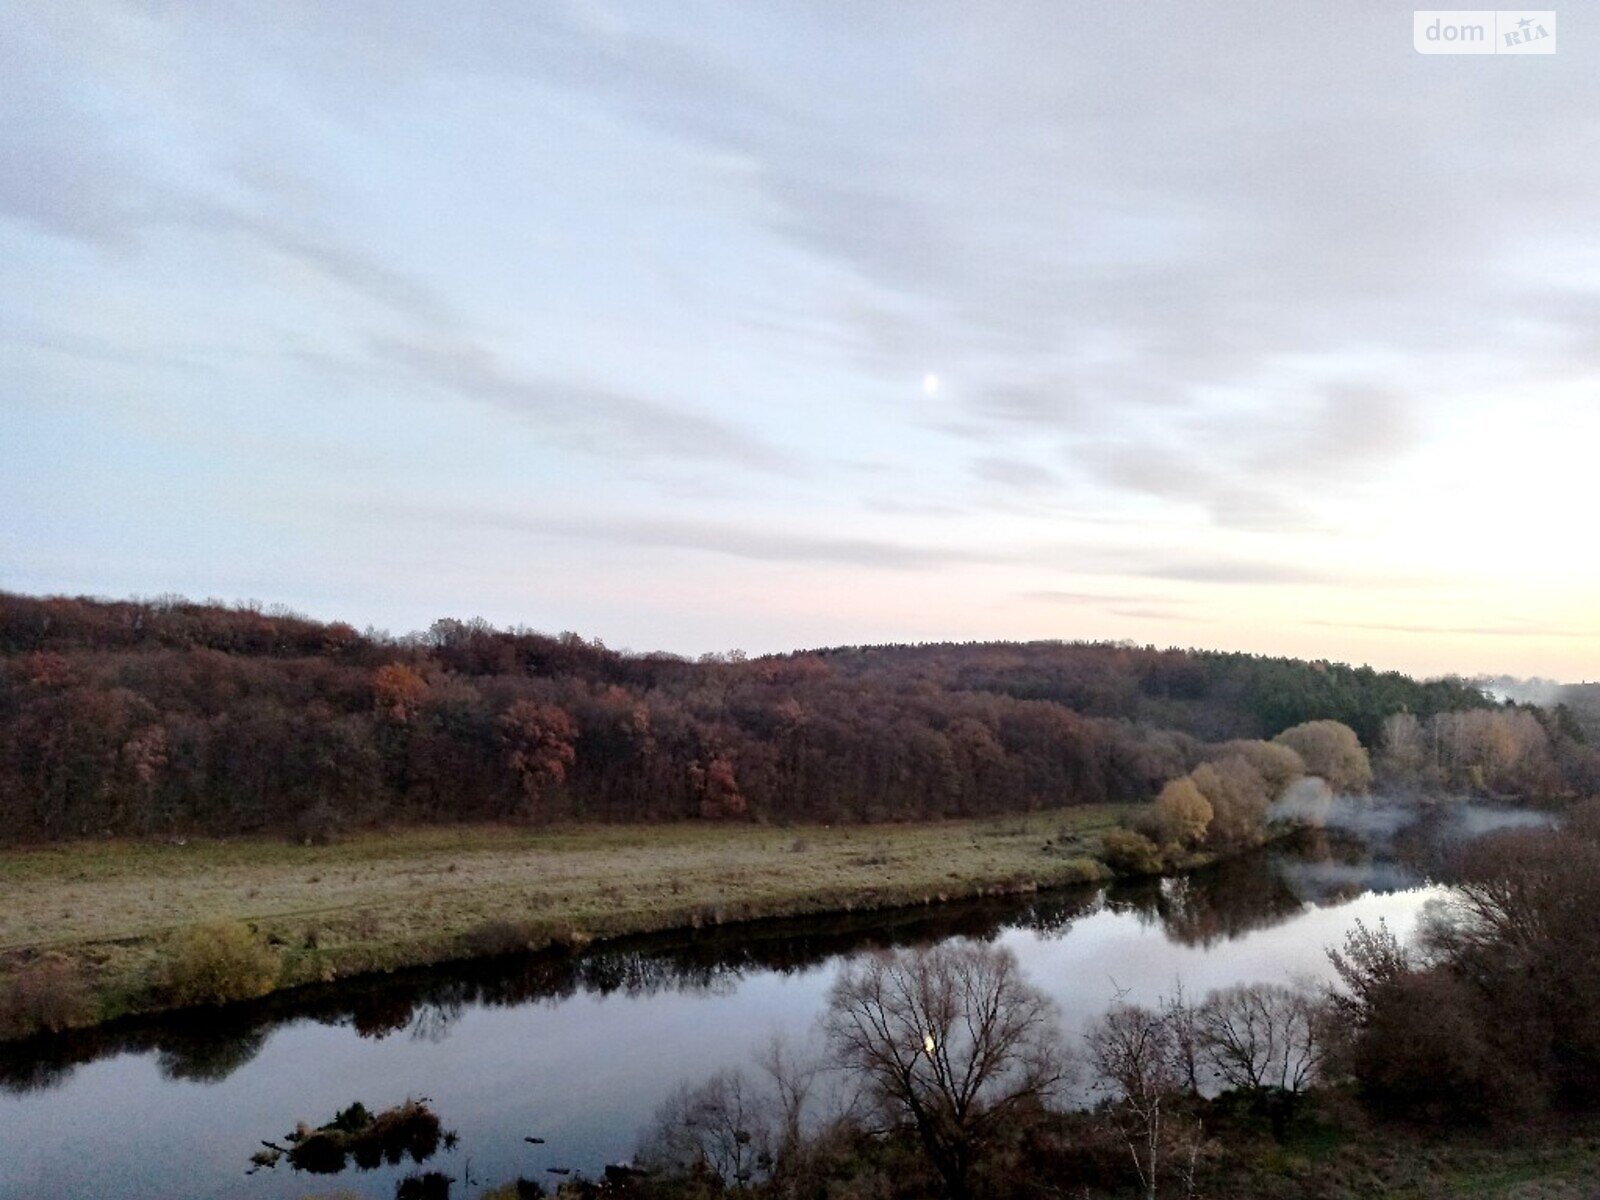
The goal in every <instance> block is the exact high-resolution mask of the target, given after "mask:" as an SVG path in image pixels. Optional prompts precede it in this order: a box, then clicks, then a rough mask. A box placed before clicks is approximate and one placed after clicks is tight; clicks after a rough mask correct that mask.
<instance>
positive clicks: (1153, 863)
mask: <svg viewBox="0 0 1600 1200" xmlns="http://www.w3.org/2000/svg"><path fill="white" fill-rule="evenodd" d="M1100 856H1101V857H1102V858H1104V859H1105V862H1106V866H1108V867H1110V868H1111V869H1112V870H1113V871H1115V872H1116V873H1117V874H1119V875H1159V874H1160V873H1161V871H1162V870H1163V869H1164V868H1165V867H1166V860H1165V859H1164V858H1162V856H1161V850H1160V848H1159V847H1158V846H1157V845H1156V844H1155V843H1154V842H1152V841H1151V840H1150V839H1149V838H1147V837H1145V836H1144V834H1142V833H1135V832H1134V831H1133V830H1131V829H1110V830H1107V831H1106V835H1105V837H1104V838H1102V839H1101V842H1100Z"/></svg>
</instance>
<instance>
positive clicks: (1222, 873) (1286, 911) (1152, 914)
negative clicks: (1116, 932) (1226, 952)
mask: <svg viewBox="0 0 1600 1200" xmlns="http://www.w3.org/2000/svg"><path fill="white" fill-rule="evenodd" d="M1265 865H1266V864H1265V863H1262V862H1254V861H1252V862H1248V863H1245V862H1240V863H1238V864H1234V863H1223V864H1220V865H1219V866H1217V867H1214V868H1210V869H1208V870H1206V871H1202V872H1196V873H1195V874H1192V875H1183V876H1177V877H1175V878H1171V879H1158V880H1148V881H1144V882H1141V883H1140V884H1138V885H1135V886H1130V887H1122V888H1117V889H1115V890H1114V892H1113V893H1112V894H1111V895H1110V896H1108V899H1107V902H1108V904H1109V905H1110V906H1111V907H1113V908H1115V909H1118V910H1120V911H1125V912H1134V913H1137V914H1139V916H1140V917H1141V918H1143V919H1144V920H1146V921H1148V922H1159V923H1160V925H1161V928H1162V930H1163V932H1165V933H1166V935H1167V937H1168V938H1170V939H1171V940H1172V941H1174V942H1177V943H1179V944H1180V945H1184V946H1199V947H1202V948H1210V947H1212V946H1214V945H1216V944H1217V943H1219V942H1225V941H1231V940H1232V939H1234V938H1237V937H1241V936H1243V935H1244V934H1246V933H1250V932H1252V931H1253V930H1257V929H1265V928H1268V927H1270V926H1273V925H1279V924H1282V923H1283V922H1284V921H1287V920H1289V919H1290V918H1291V917H1294V916H1297V915H1298V914H1299V913H1300V912H1302V911H1303V910H1304V908H1305V905H1304V904H1303V903H1302V902H1301V900H1300V898H1299V897H1298V896H1297V895H1295V893H1294V890H1293V889H1292V888H1290V887H1289V886H1288V884H1287V883H1286V882H1285V881H1284V880H1283V878H1282V877H1281V876H1279V875H1278V874H1277V873H1276V872H1274V871H1271V870H1264V869H1263V867H1264V866H1265Z"/></svg>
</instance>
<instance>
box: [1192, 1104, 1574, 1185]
mask: <svg viewBox="0 0 1600 1200" xmlns="http://www.w3.org/2000/svg"><path fill="white" fill-rule="evenodd" d="M1240 1157H1241V1158H1243V1159H1244V1160H1245V1162H1244V1163H1242V1164H1240V1166H1239V1167H1238V1169H1237V1171H1236V1172H1234V1173H1225V1175H1224V1178H1225V1180H1226V1183H1225V1186H1224V1188H1223V1190H1224V1191H1226V1192H1227V1193H1228V1194H1231V1195H1233V1196H1235V1197H1237V1198H1238V1200H1291V1198H1292V1200H1367V1198H1368V1197H1374V1196H1382V1197H1387V1198H1390V1200H1468V1198H1474V1200H1592V1198H1593V1197H1595V1196H1596V1195H1600V1123H1597V1122H1596V1121H1595V1120H1593V1119H1589V1118H1584V1119H1577V1120H1573V1121H1570V1122H1562V1121H1560V1120H1557V1119H1554V1118H1552V1119H1551V1120H1549V1121H1547V1122H1538V1121H1535V1122H1532V1123H1530V1124H1527V1125H1520V1124H1512V1125H1510V1126H1507V1127H1505V1128H1503V1129H1467V1130H1448V1131H1438V1130H1431V1131H1430V1130H1422V1129H1409V1128H1407V1127H1405V1126H1403V1125H1398V1124H1380V1125H1372V1126H1368V1125H1366V1124H1365V1123H1364V1122H1361V1121H1359V1120H1358V1121H1357V1122H1356V1123H1355V1124H1354V1125H1346V1126H1343V1127H1323V1128H1322V1129H1321V1130H1317V1129H1315V1128H1311V1129H1302V1130H1301V1131H1300V1132H1299V1134H1298V1136H1294V1137H1291V1138H1290V1141H1289V1143H1288V1144H1287V1145H1285V1146H1281V1147H1280V1146H1271V1147H1263V1148H1261V1149H1260V1150H1259V1151H1258V1152H1256V1153H1254V1154H1251V1153H1250V1152H1245V1153H1244V1154H1242V1155H1241V1156H1240ZM1252 1158H1253V1160H1254V1161H1253V1162H1252V1161H1250V1160H1251V1159H1252ZM1212 1194H1217V1193H1215V1192H1214V1193H1212Z"/></svg>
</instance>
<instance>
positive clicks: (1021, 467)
mask: <svg viewBox="0 0 1600 1200" xmlns="http://www.w3.org/2000/svg"><path fill="white" fill-rule="evenodd" d="M972 473H973V474H974V475H976V476H977V477H978V479H979V480H981V481H982V482H984V483H993V484H998V485H1000V486H1001V487H1005V488H1010V489H1014V490H1016V491H1023V492H1033V491H1040V490H1042V489H1045V488H1049V487H1051V486H1053V485H1055V484H1056V483H1058V482H1059V477H1058V476H1057V475H1056V473H1055V472H1054V471H1052V470H1050V469H1048V468H1047V467H1041V466H1039V465H1038V464H1037V463H1031V462H1027V461H1026V460H1024V459H1020V458H1007V457H1005V456H1004V455H998V454H993V455H985V456H983V457H981V458H975V459H973V460H972Z"/></svg>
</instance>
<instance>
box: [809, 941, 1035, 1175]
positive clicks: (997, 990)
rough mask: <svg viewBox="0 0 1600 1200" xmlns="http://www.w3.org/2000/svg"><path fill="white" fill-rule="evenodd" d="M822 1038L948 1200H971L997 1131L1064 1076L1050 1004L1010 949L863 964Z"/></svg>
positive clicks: (842, 981) (961, 947) (895, 956)
mask: <svg viewBox="0 0 1600 1200" xmlns="http://www.w3.org/2000/svg"><path fill="white" fill-rule="evenodd" d="M824 1026H825V1029H826V1032H827V1035H828V1040H829V1044H830V1045H831V1047H832V1049H833V1052H834V1056H835V1059H836V1061H837V1063H838V1065H839V1066H840V1067H842V1068H843V1069H845V1070H846V1071H849V1072H852V1073H855V1074H857V1075H858V1076H859V1077H860V1078H861V1079H862V1080H863V1081H864V1082H865V1084H866V1091H867V1093H868V1095H869V1097H870V1098H871V1100H872V1101H873V1102H874V1103H875V1104H876V1106H877V1107H878V1108H879V1110H880V1111H881V1112H882V1114H883V1115H884V1116H885V1117H886V1118H888V1119H890V1120H892V1121H895V1122H896V1123H899V1122H908V1123H909V1124H910V1125H911V1126H912V1127H913V1128H914V1129H915V1130H916V1133H917V1136H918V1138H919V1139H920V1141H921V1143H922V1147H923V1150H924V1152H925V1153H926V1154H927V1156H928V1160H929V1162H930V1164H931V1165H932V1166H933V1168H934V1170H935V1171H937V1172H938V1174H939V1177H940V1180H941V1181H942V1183H943V1185H944V1191H945V1194H946V1196H948V1197H949V1200H966V1198H967V1197H968V1196H969V1195H970V1191H971V1174H972V1168H973V1164H974V1161H975V1160H976V1158H977V1157H978V1156H979V1155H980V1153H981V1152H982V1151H983V1150H984V1148H985V1147H986V1146H987V1145H988V1144H989V1143H990V1142H991V1141H992V1139H993V1138H994V1135H995V1134H996V1132H997V1130H998V1129H999V1128H1000V1127H1001V1126H1002V1125H1003V1123H1005V1122H1006V1121H1008V1120H1009V1119H1012V1118H1013V1117H1014V1116H1015V1115H1017V1114H1018V1113H1019V1112H1021V1111H1022V1110H1025V1109H1026V1108H1027V1107H1028V1106H1030V1105H1033V1104H1038V1103H1042V1102H1045V1101H1047V1100H1048V1099H1049V1098H1050V1097H1051V1095H1052V1094H1053V1093H1054V1091H1055V1090H1056V1088H1057V1087H1058V1085H1059V1084H1060V1083H1061V1082H1062V1080H1063V1078H1064V1077H1065V1073H1066V1057H1065V1051H1064V1048H1063V1045H1062V1040H1061V1032H1060V1022H1059V1018H1058V1015H1057V1012H1056V1009H1055V1006H1054V1004H1053V1003H1052V1002H1051V1001H1050V1000H1049V998H1048V997H1046V996H1045V995H1044V994H1043V993H1042V992H1040V991H1038V990H1037V989H1036V988H1034V987H1032V986H1031V985H1030V984H1028V983H1027V982H1026V981H1025V980H1024V979H1023V978H1022V977H1021V975H1020V973H1019V970H1018V967H1017V960H1016V956H1015V955H1013V954H1012V953H1011V952H1010V951H1009V950H1005V949H1003V948H995V947H992V946H986V945H982V944H977V943H948V942H947V943H942V944H940V945H938V946H935V947H932V948H918V949H901V950H896V951H892V952H891V951H885V952H882V953H879V954H876V955H873V956H871V957H869V958H866V959H863V960H861V961H859V962H857V963H855V964H853V965H852V966H850V967H848V968H847V969H846V970H845V972H844V973H843V974H842V975H841V976H840V978H839V980H838V982H837V983H836V984H835V985H834V988H833V993H832V996H831V997H830V1000H829V1005H828V1010H827V1013H826V1014H825V1016H824Z"/></svg>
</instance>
